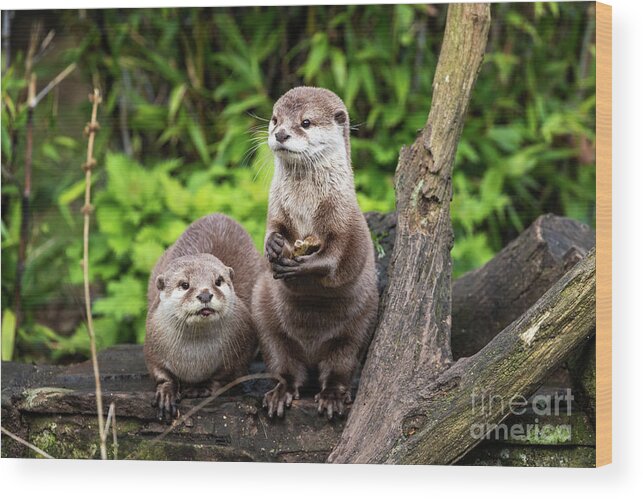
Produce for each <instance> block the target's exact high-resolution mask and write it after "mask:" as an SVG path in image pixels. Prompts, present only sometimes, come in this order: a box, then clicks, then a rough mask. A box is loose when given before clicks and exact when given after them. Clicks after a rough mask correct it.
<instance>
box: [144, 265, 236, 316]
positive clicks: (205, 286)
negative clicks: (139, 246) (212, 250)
mask: <svg viewBox="0 0 643 499" xmlns="http://www.w3.org/2000/svg"><path fill="white" fill-rule="evenodd" d="M233 277H234V271H233V270H232V268H231V267H226V266H225V265H224V264H223V262H221V260H219V259H218V258H216V257H215V256H213V255H210V254H207V253H202V254H197V255H189V256H182V257H179V258H176V259H174V260H172V261H171V262H170V264H169V265H168V268H167V270H166V271H165V272H163V274H161V275H159V276H158V277H157V278H156V287H157V288H158V290H159V291H160V293H159V298H160V303H159V307H158V312H159V313H161V314H163V316H164V317H166V318H169V319H170V320H172V321H175V323H176V324H178V325H181V326H183V325H185V326H199V325H207V324H209V323H211V322H214V321H217V320H220V319H221V318H223V317H225V316H226V315H227V314H228V313H229V312H230V310H231V309H232V307H233V305H234V300H235V296H236V295H235V292H234V288H233V286H232V278H233Z"/></svg>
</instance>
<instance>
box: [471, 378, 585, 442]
mask: <svg viewBox="0 0 643 499" xmlns="http://www.w3.org/2000/svg"><path fill="white" fill-rule="evenodd" d="M573 400H574V395H572V391H571V389H569V388H568V389H567V390H566V391H565V392H557V393H553V394H536V395H534V396H533V397H532V398H531V399H529V400H528V399H526V398H525V397H523V396H522V395H514V396H513V397H511V398H510V399H508V400H507V399H506V398H505V397H502V396H501V395H489V394H487V393H477V392H475V391H474V392H473V393H472V394H471V410H472V411H473V413H474V414H475V415H476V416H478V419H479V420H485V419H486V420H492V419H493V418H492V416H493V415H498V414H508V415H509V416H516V417H517V418H513V421H511V422H509V423H506V422H503V423H498V424H492V423H476V424H474V425H472V426H471V428H470V435H471V437H472V438H475V439H476V440H482V439H494V440H507V439H511V440H518V441H525V442H535V441H550V442H551V441H555V443H563V442H569V441H570V440H571V439H572V427H571V424H558V423H555V424H552V423H550V422H548V423H542V422H541V420H540V419H539V418H547V419H548V420H550V421H555V420H556V417H561V416H562V417H565V416H567V417H570V416H571V415H572V402H573ZM559 421H561V420H560V419H559Z"/></svg>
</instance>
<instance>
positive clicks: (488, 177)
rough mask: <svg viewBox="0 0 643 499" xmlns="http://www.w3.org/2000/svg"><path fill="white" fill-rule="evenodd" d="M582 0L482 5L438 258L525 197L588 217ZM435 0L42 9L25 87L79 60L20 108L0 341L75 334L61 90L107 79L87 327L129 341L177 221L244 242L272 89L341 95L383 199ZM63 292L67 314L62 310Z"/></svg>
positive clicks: (363, 163) (488, 250)
mask: <svg viewBox="0 0 643 499" xmlns="http://www.w3.org/2000/svg"><path fill="white" fill-rule="evenodd" d="M591 5H592V4H586V3H560V4H556V3H536V4H497V5H494V6H493V7H492V27H491V31H490V39H489V45H488V48H487V54H486V57H485V62H484V64H483V67H482V70H481V73H480V75H479V78H478V81H477V84H476V87H475V89H474V94H473V99H472V102H471V103H470V105H469V116H468V119H467V121H466V124H465V128H464V132H463V137H462V141H461V143H460V145H459V148H458V151H457V159H456V168H455V173H454V177H453V190H454V197H453V204H452V218H453V224H454V230H455V246H454V249H453V253H452V254H453V258H454V271H455V274H456V275H459V274H461V273H463V272H466V271H468V270H470V269H472V268H475V267H478V266H480V265H481V264H483V263H484V262H485V261H487V260H488V259H489V258H491V257H492V256H493V254H495V253H496V252H497V251H498V250H499V249H500V248H501V247H502V246H503V245H504V244H506V243H507V242H508V241H509V240H510V239H512V238H513V237H515V235H516V234H517V233H518V232H519V231H520V230H522V229H523V228H524V227H526V226H527V225H528V224H529V223H531V222H532V221H533V220H534V219H535V218H536V217H537V216H538V215H540V214H542V213H545V212H554V213H558V214H564V215H567V216H571V217H573V218H576V219H579V220H582V221H584V222H586V223H589V224H590V225H593V224H594V211H595V187H594V185H595V165H594V158H593V149H594V140H595V137H594V121H595V58H594V46H593V34H594V17H593V16H594V14H593V11H592V10H591V9H592V7H591ZM32 15H33V14H32V13H30V12H18V13H17V17H16V19H17V20H18V18H19V17H20V16H25V18H24V19H23V23H24V22H25V21H27V20H30V18H29V17H28V16H32ZM445 15H446V6H439V7H437V6H426V5H367V6H355V5H352V6H328V7H324V6H309V7H306V6H297V7H283V8H272V7H248V8H217V9H202V8H191V9H173V8H163V9H155V10H150V9H132V10H126V11H123V10H89V11H83V13H82V14H81V13H79V12H78V11H74V10H61V11H57V12H55V15H52V16H48V17H47V19H48V22H53V23H54V24H58V25H59V26H60V27H63V26H64V29H58V30H57V35H56V40H57V47H58V48H56V49H54V51H52V52H51V53H49V54H48V55H47V57H46V58H43V59H41V60H39V61H38V62H37V64H36V66H35V69H36V72H37V75H38V81H39V88H42V86H43V85H44V84H45V82H47V81H49V80H50V79H51V78H52V77H53V76H54V75H55V74H57V73H58V72H59V71H60V70H61V69H62V68H63V67H65V66H66V65H67V64H69V63H70V62H76V63H77V64H78V68H79V69H78V70H76V72H75V73H74V75H73V77H70V78H69V81H68V82H65V83H64V85H67V87H65V88H66V89H67V90H66V92H63V91H62V90H61V93H60V97H59V98H57V97H56V94H55V93H52V94H51V95H50V96H49V97H48V98H47V99H45V100H44V101H42V102H41V104H40V105H39V107H38V108H37V109H36V115H35V118H36V119H35V122H36V123H38V126H37V127H36V135H35V140H34V144H35V145H36V146H35V150H34V160H33V166H34V172H33V189H32V199H33V210H32V218H31V221H30V222H31V223H30V225H31V228H30V239H29V247H28V255H27V256H28V258H27V262H26V266H25V273H24V277H23V289H24V296H23V304H24V310H25V314H24V316H25V320H24V321H23V323H22V325H21V326H20V330H19V331H17V332H16V333H15V347H16V348H15V353H14V357H15V356H17V357H19V358H22V359H24V360H39V359H42V358H43V357H52V358H54V359H60V360H65V359H69V358H76V357H75V356H76V355H78V354H81V355H82V354H85V353H86V352H87V348H88V342H87V333H86V330H85V326H84V323H83V312H82V298H81V296H82V292H81V283H82V275H81V268H80V265H79V261H80V259H81V257H82V222H81V217H80V213H79V209H80V206H81V205H82V196H83V193H84V179H83V174H82V170H81V168H80V167H79V165H81V164H82V162H83V161H84V157H83V156H84V147H85V141H84V139H83V138H82V136H81V131H82V123H84V122H86V121H87V120H88V118H89V104H88V103H87V102H85V101H84V100H82V99H78V98H75V97H74V96H75V95H81V96H84V95H85V94H86V93H87V89H89V88H91V84H92V83H93V82H98V83H99V85H100V86H101V88H102V90H103V94H104V97H105V99H104V105H103V106H101V108H100V115H99V121H100V122H101V132H100V133H99V134H98V139H97V143H96V149H95V156H96V157H97V158H98V167H97V169H96V170H95V174H94V176H93V193H94V195H93V200H92V204H93V205H94V207H95V212H94V215H95V216H94V217H93V219H92V227H91V240H90V272H91V276H90V277H91V281H92V295H93V296H94V298H95V301H94V303H93V311H94V314H95V317H96V320H95V323H96V330H97V332H98V341H99V346H100V347H104V346H107V345H110V344H113V343H116V342H124V341H128V342H133V341H138V342H140V341H142V339H143V335H144V320H145V309H146V297H145V295H146V286H147V279H148V276H149V272H150V270H151V269H152V267H153V265H154V263H155V261H156V259H157V258H158V256H159V255H160V254H161V253H162V252H163V251H164V249H165V248H167V247H168V246H169V245H170V244H172V243H173V242H174V241H175V239H176V238H177V237H178V235H179V234H180V233H181V232H182V231H183V230H184V229H185V227H186V226H187V225H188V224H189V223H191V222H192V221H194V220H195V219H196V218H198V217H200V216H202V215H205V214H207V213H211V212H215V211H220V212H223V213H226V214H228V215H230V216H232V217H233V218H235V219H236V220H238V221H239V222H240V223H242V224H243V225H244V227H245V228H246V229H247V230H248V231H249V232H250V234H251V235H252V237H253V240H254V241H255V243H256V244H257V246H258V247H260V246H261V242H262V239H263V235H264V230H265V217H266V208H267V197H268V186H269V182H270V177H271V174H272V157H271V154H270V151H269V150H268V148H267V146H266V144H265V139H266V136H265V129H266V121H265V120H267V119H268V118H269V117H270V114H271V106H272V103H273V102H274V100H275V99H276V98H278V97H279V95H281V94H282V93H283V92H285V91H286V90H288V89H289V88H291V87H293V86H296V85H300V84H308V85H316V86H323V87H327V88H330V89H331V90H333V91H335V92H336V93H338V95H340V96H341V97H342V98H343V99H344V102H345V103H346V105H347V106H348V108H349V111H350V115H351V118H352V124H353V132H352V140H351V144H352V156H353V166H354V171H355V186H356V190H357V196H358V201H359V203H360V206H361V207H362V209H363V210H365V211H368V210H378V211H390V210H393V209H394V207H395V195H394V184H393V177H394V172H395V165H396V162H397V157H398V154H399V150H400V148H401V147H402V146H403V145H405V144H410V143H411V142H412V141H413V140H414V138H415V136H416V133H417V131H418V130H419V129H421V128H422V127H423V126H424V124H425V121H426V117H427V113H428V109H429V106H430V98H431V82H432V78H433V72H434V70H435V66H436V63H437V58H438V54H439V48H440V43H441V39H442V33H443V29H444V21H445ZM16 22H18V21H16ZM27 24H28V23H27ZM52 27H56V26H52ZM14 45H15V44H14ZM11 55H12V57H11V60H12V64H11V66H10V67H9V68H8V70H7V71H6V72H5V73H4V74H3V77H2V98H3V104H2V127H1V130H2V164H3V171H2V175H3V182H2V226H1V233H2V257H3V258H2V304H3V305H2V306H3V321H4V320H7V321H9V320H10V318H11V315H7V314H11V313H12V310H13V308H12V307H13V303H12V301H13V290H14V285H15V282H14V280H15V268H16V254H17V248H18V244H19V226H20V218H21V211H20V192H21V190H22V177H23V171H22V168H23V159H24V147H25V145H24V144H25V124H26V108H25V105H24V101H25V88H26V78H25V75H24V74H23V73H24V69H23V68H24V54H23V53H22V51H16V53H12V54H11ZM61 88H63V87H61ZM63 112H64V115H63ZM63 116H64V119H62V118H63ZM63 311H65V312H66V313H67V314H68V315H73V316H74V317H75V319H74V320H62V319H61V318H60V317H59V315H60V314H61V313H62V312H63ZM52 317H53V318H52ZM4 329H5V328H4V327H3V335H4V334H5V332H4ZM7 334H9V333H7ZM6 348H7V349H9V347H6ZM7 355H8V354H7ZM4 356H5V341H4V336H3V358H4Z"/></svg>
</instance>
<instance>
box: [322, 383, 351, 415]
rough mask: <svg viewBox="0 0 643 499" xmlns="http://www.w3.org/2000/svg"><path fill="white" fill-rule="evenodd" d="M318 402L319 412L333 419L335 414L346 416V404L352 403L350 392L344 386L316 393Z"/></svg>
mask: <svg viewBox="0 0 643 499" xmlns="http://www.w3.org/2000/svg"><path fill="white" fill-rule="evenodd" d="M315 402H317V414H319V415H320V416H321V415H323V414H325V415H326V417H327V418H328V420H329V421H330V420H332V419H333V417H334V416H335V414H336V415H337V416H339V417H344V415H345V414H346V405H347V404H350V403H351V395H350V392H349V391H347V390H345V389H342V388H331V389H328V388H326V389H324V390H322V391H321V392H319V393H318V394H317V395H315Z"/></svg>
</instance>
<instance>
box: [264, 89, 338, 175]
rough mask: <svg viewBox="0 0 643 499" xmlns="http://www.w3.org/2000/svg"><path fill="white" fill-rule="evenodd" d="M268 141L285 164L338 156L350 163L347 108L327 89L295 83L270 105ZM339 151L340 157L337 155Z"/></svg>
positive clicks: (302, 163) (304, 162) (315, 161)
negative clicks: (299, 85) (271, 107)
mask: <svg viewBox="0 0 643 499" xmlns="http://www.w3.org/2000/svg"><path fill="white" fill-rule="evenodd" d="M268 145H269V146H270V149H272V151H273V152H274V154H275V156H276V157H277V158H279V159H280V160H281V162H282V163H285V165H286V166H287V165H308V166H312V165H314V164H317V163H318V162H319V160H335V161H337V160H339V161H341V162H342V163H344V164H349V165H350V139H349V120H348V111H347V110H346V106H345V105H344V103H343V102H342V100H341V99H340V98H339V97H338V96H337V95H335V94H334V93H333V92H331V91H330V90H326V89H325V88H315V87H296V88H293V89H292V90H289V91H288V92H286V93H285V94H284V95H282V96H281V97H280V98H279V100H278V101H277V102H276V103H275V105H274V107H273V112H272V117H271V119H270V124H269V126H268ZM337 154H340V155H341V156H342V157H341V158H337V157H336V155H337Z"/></svg>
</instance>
